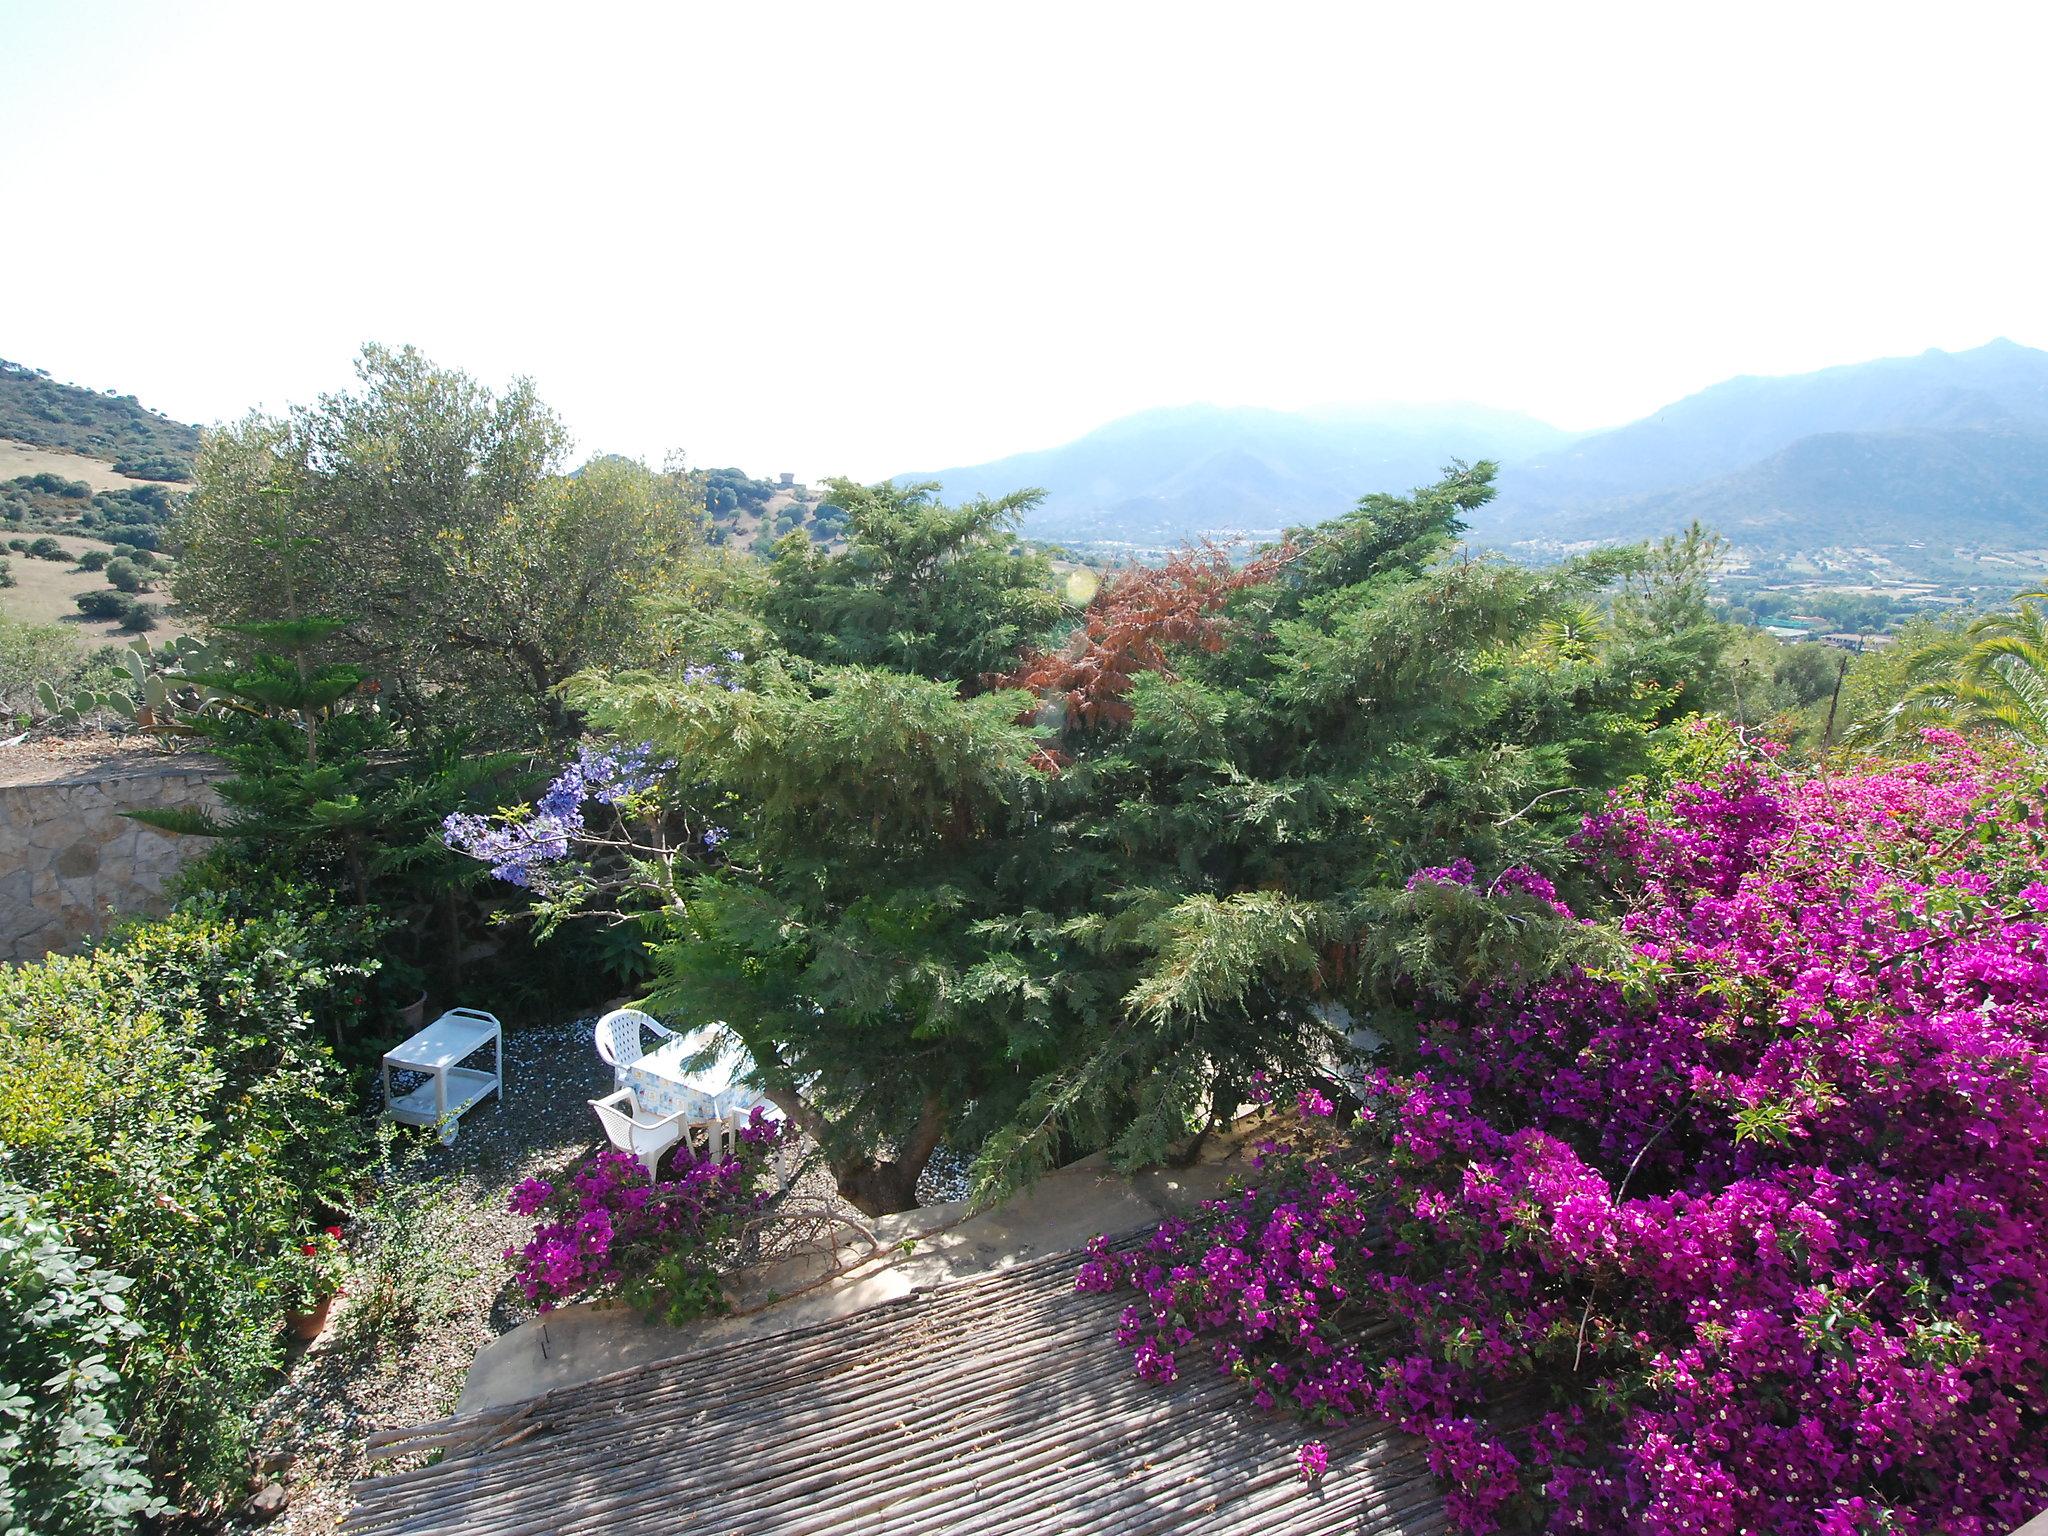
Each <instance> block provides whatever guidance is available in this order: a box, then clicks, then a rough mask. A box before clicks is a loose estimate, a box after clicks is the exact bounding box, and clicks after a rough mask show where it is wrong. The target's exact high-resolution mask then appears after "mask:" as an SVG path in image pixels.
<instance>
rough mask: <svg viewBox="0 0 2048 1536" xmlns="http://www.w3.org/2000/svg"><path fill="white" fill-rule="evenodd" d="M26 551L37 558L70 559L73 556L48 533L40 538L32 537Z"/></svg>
mask: <svg viewBox="0 0 2048 1536" xmlns="http://www.w3.org/2000/svg"><path fill="white" fill-rule="evenodd" d="M25 553H27V554H28V555H30V556H32V557H33V558H35V559H37V560H69V559H70V558H71V556H70V555H68V554H66V553H65V552H64V546H63V545H62V544H59V543H58V542H57V541H56V540H55V539H53V538H51V537H50V536H49V535H48V534H47V533H46V534H44V535H43V536H42V537H41V538H39V539H31V540H30V541H29V546H28V549H27V550H26V551H25Z"/></svg>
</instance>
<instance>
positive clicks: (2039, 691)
mask: <svg viewBox="0 0 2048 1536" xmlns="http://www.w3.org/2000/svg"><path fill="white" fill-rule="evenodd" d="M2043 602H2048V589H2043V590H2038V591H2033V592H2023V593H2021V594H2020V596H2019V597H2018V598H2017V599H2016V600H2015V601H2014V603H2013V606H2012V607H2011V608H2009V609H2002V610H2000V611H1998V612H1996V613H1987V614H1985V615H1984V616H1983V617H1982V618H1980V619H1978V620H1977V621H1976V622H1975V623H1973V624H1971V625H1970V626H1969V628H1967V629H1965V630H1963V631H1962V632H1961V633H1960V634H1955V635H1944V636H1942V637H1941V638H1939V639H1936V640H1932V641H1929V642H1928V643H1927V644H1926V645H1924V646H1922V647H1921V648H1920V649H1919V650H1918V651H1916V652H1915V653H1914V654H1913V655H1912V656H1911V657H1910V658H1909V659H1908V661H1907V665H1906V679H1907V683H1908V686H1907V689H1906V692H1905V694H1904V696H1903V697H1902V698H1900V700H1899V702H1898V703H1896V704H1894V705H1893V706H1892V707H1891V708H1890V709H1889V710H1887V711H1886V712H1885V713H1884V714H1882V715H1880V716H1878V717H1877V718H1875V719H1873V720H1869V721H1865V722H1864V723H1863V724H1861V725H1859V726H1858V727H1857V728H1856V729H1855V730H1854V731H1852V732H1851V733H1850V739H1851V740H1852V741H1858V742H1863V743H1868V744H1883V743H1889V742H1896V741H1900V740H1903V739H1904V738H1906V737H1907V736H1909V735H1911V734H1912V733H1913V732H1915V731H1917V730H1919V729H1921V728H1923V727H1926V726H1937V725H1938V726H1948V727H1951V728H1953V729H1957V730H1979V731H1985V732H1989V733H1992V734H1996V735H2000V736H2004V737H2007V738H2009V739H2011V740H2013V741H2017V742H2019V743H2020V744H2022V745H2023V746H2027V747H2031V748H2033V749H2035V750H2037V751H2048V610H2044V609H2043V608H2042V607H2040V606H2038V605H2039V604H2041V603H2043Z"/></svg>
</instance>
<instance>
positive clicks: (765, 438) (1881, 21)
mask: <svg viewBox="0 0 2048 1536" xmlns="http://www.w3.org/2000/svg"><path fill="white" fill-rule="evenodd" d="M2044 45H2048V8H2044V7H2041V6H2039V5H2014V6H2010V7H1990V6H1972V5H1961V4H1956V3H1954V0H1944V3H1942V4H1939V5H1935V4H1926V3H1916V4H1913V5H1910V6H1885V5H1875V4H1870V3H1867V0H1866V3H1858V4H1854V5H1842V6H1832V5H1820V4H1792V3H1788V0H1776V3H1773V4H1770V5H1759V6H1754V7H1751V6H1745V5H1737V4H1729V3H1723V0H1716V3H1713V4H1688V5H1679V4H1647V5H1646V4H1641V3H1631V4H1627V5H1618V6H1613V7H1604V6H1602V7H1596V6H1582V5H1569V4H1559V3H1552V4H1542V5H1529V4H1516V5H1507V6H1500V7H1491V6H1476V5H1452V4H1433V5H1421V4H1401V5H1398V6H1396V5H1379V4H1359V3H1353V4H1347V5H1333V6H1327V7H1325V6H1313V5H1283V4H1271V3H1263V0H1261V3H1252V0H1238V3H1234V4H1229V5H1215V6H1211V5H1202V4H1190V3H1186V0H1180V3H1174V4H1162V5H1139V4H1116V3H1109V0H1093V3H1089V4H1080V5H1071V6H1070V5H1062V4H1048V3H1043V0H1041V3H1037V4H1032V5H1028V6H1027V5H1006V6H1001V7H997V6H993V5H986V4H971V3H966V0H948V3H944V4H937V5H929V6H925V5H906V4H886V5H884V4H864V5H863V4H846V3H843V0H840V3H832V4H821V5H815V6H812V5H777V4H764V3H742V4H734V3H732V0H721V3H719V4H717V5H701V6H700V5H695V4H676V3H665V4H649V5H644V6H641V5H625V4H617V5H605V4H593V3H565V0H555V3H551V4H546V5H520V4H509V3H505V0H492V3H490V4H477V5H467V4H460V5H459V4H453V3H440V0H406V3H403V4H396V5H383V4H375V3H363V0H351V3H348V4H338V3H335V4H320V5H313V4H298V3H287V0H263V3H257V4H248V5H241V4H205V3H198V0H193V3H169V0H132V3H122V0H0V185H4V186H5V188H6V206H7V215H8V216H7V218H6V221H5V234H4V236H0V356H5V357H10V358H13V359H15V360H17V361H22V362H28V363H32V364H34V365H36V366H40V367H44V368H48V369H50V370H51V371H52V372H53V373H55V374H57V375H58V376H59V377H62V378H67V379H72V380H76V381H78V382H81V383H86V384H91V385H95V386H102V387H104V386H114V387H117V388H119V389H121V390H123V391H132V392H134V393H137V394H139V395H141V397H142V398H143V400H144V402H145V403H147V404H150V405H153V406H155V407H157V408H159V409H161V410H165V411H167V412H169V413H171V414H173V415H176V416H180V417H183V418H186V419H190V420H199V421H212V420H216V419H219V418H222V417H227V416H233V415H237V414H240V413H241V412H242V411H244V410H246V409H248V408H250V407H251V406H255V405H259V404H261V405H267V406H272V407H276V406H281V405H283V404H285V403H288V402H291V401H295V400H302V399H306V398H309V397H310V396H312V395H313V394H315V393H317V392H318V391H320V390H322V389H325V388H330V387H334V386H336V385H338V384H341V383H343V382H345V381H346V380H347V378H348V376H349V374H348V370H349V362H350V359H351V357H352V356H353V354H354V352H355V350H356V348H357V347H358V346H359V345H360V344H361V343H362V342H363V341H365V340H369V339H373V338H374V339H378V340H384V341H389V342H394V343H396V342H404V341H411V342H416V343H417V344H419V345H420V346H421V347H423V348H424V349H425V350H426V351H427V352H428V353H429V354H430V355H431V356H433V357H434V358H436V359H437V360H439V361H442V362H445V363H450V364H456V365H459V366H461V367H464V368H467V369H469V370H470V371H472V372H474V373H476V374H478V375H480V376H482V377H484V378H486V379H488V380H491V381H494V382H502V381H503V380H504V379H506V378H507V377H509V376H510V375H512V374H515V373H524V374H528V375H531V376H532V377H533V378H534V379H535V380H536V381H537V383H538V384H539V386H540V389H541V391H542V394H543V396H544V397H545V398H546V399H548V400H549V401H550V402H552V403H553V404H554V405H555V406H556V407H557V408H558V409H560V410H561V411H562V413H563V414H564V415H565V416H566V417H567V418H568V420H569V422H570V424H571V426H572V427H573V428H574V430H575V432H576V435H577V438H578V440H579V443H580V445H581V447H582V449H584V450H586V451H599V450H610V451H623V452H628V453H634V454H640V455H644V456H647V457H650V458H659V457H660V456H661V454H662V453H663V451H664V450H666V449H669V448H679V449H682V450H684V451H686V452H687V453H688V454H689V456H690V458H691V460H692V461H693V462H696V463H705V464H726V463H732V464H738V465H741V466H743V467H744V468H746V469H748V470H749V471H751V472H753V473H756V474H766V473H773V472H775V471H777V470H781V469H791V470H795V471H797V472H798V473H799V474H800V475H805V476H812V475H818V474H823V473H827V472H845V473H850V474H854V475H857V476H861V477H866V478H879V477H881V476H883V475H887V474H892V473H898V472H901V471H905V470H912V469H931V468H939V467H943V466H946V465H950V464H958V463H972V462H976V461H979V460H982V459H986V458H992V457H995V456H998V455H1000V454H1004V453H1008V452H1012V451H1017V450H1020V449H1025V448H1034V447H1043V446H1048V445H1050V444H1053V443H1056V442H1059V441H1063V440H1065V439H1067V438H1070V437H1073V436H1076V435H1078V434H1080V433H1081V432H1083V431H1086V430H1087V429H1089V428H1091V427H1094V426H1096V425H1099V424H1100V423H1102V422H1103V421H1106V420H1108V419H1110V418H1112V417H1114V416H1117V415H1120V414H1123V413H1125V412H1128V411H1132V410H1137V409H1142V408H1144V407H1147V406H1153V405H1165V404H1177V403H1181V402H1185V401H1190V400H1212V401H1216V402H1219V403H1225V404H1265V405H1275V406H1282V407H1286V406H1296V405H1304V404H1311V403H1317V402H1331V401H1366V400H1378V399H1407V400H1432V399H1453V398H1457V399H1470V400H1478V401H1483V402H1486V403H1488V404H1493V405H1501V406H1509V407H1514V408H1519V409H1522V410H1526V411H1529V412H1531V413H1532V414H1535V415H1539V416H1543V417H1545V418H1547V419H1549V420H1552V421H1555V422H1557V423H1558V424H1560V425H1563V426H1567V427H1591V426H1598V425H1605V424H1609V423H1614V422H1619V421H1623V420H1627V419H1629V418H1632V417H1634V416H1637V415H1640V414H1642V413H1644V412H1646V411H1648V410H1650V409H1651V408H1653V407H1655V406H1657V405H1659V404H1662V403H1664V402H1666V401H1668V400H1670V399H1673V398H1675V397H1677V396H1680V395H1683V394H1686V393H1688V392H1690V391H1692V390H1694V389H1697V388H1699V387H1701V386H1703V385H1705V384H1708V383H1711V382H1713V381H1714V380H1716V379H1719V378H1722V377H1725V376H1727V375H1729V374H1733V373H1744V372H1748V373H1786V372H1797V371H1801V370H1804V369H1808V368H1813V367H1819V366H1824V365H1826V364H1829V363H1836V362H1848V361H1854V360H1858V359H1862V358H1866V357H1872V356H1879V355H1886V354H1894V353H1901V352H1917V351H1919V350H1921V349H1923V348H1925V347H1929V346H1941V347H1948V348H1958V347H1967V346H1974V345H1976V344H1978V343H1980V342H1983V341H1986V340H1988V339H1990V338H1991V337H1993V336H1995V335H2000V334H2003V335H2009V336H2011V337H2013V338H2014V339H2015V340H2019V341H2023V342H2028V343H2031V344H2034V345H2044V344H2048V281H2044V272H2048V264H2044V243H2048V242H2044V236H2048V199H2044V198H2043V197H2042V196H2041V195H2040V189H2041V179H2042V159H2043V152H2044V149H2048V119H2044V117H2043V108H2042V99H2043V98H2042V90H2043V79H2042V67H2043V66H2042V61H2043V59H2044V58H2048V51H2044Z"/></svg>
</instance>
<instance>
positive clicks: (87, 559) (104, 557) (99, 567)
mask: <svg viewBox="0 0 2048 1536" xmlns="http://www.w3.org/2000/svg"><path fill="white" fill-rule="evenodd" d="M110 559H112V556H111V555H109V554H108V553H107V551H106V550H104V549H88V550H87V551H86V552H85V553H84V554H82V555H80V556H79V557H78V568H79V569H80V570H81V571H104V570H105V569H106V568H107V562H108V561H109V560H110Z"/></svg>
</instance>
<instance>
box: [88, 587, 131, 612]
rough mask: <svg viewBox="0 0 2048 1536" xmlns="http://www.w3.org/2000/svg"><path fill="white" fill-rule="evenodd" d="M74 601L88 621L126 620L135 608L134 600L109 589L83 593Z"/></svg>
mask: <svg viewBox="0 0 2048 1536" xmlns="http://www.w3.org/2000/svg"><path fill="white" fill-rule="evenodd" d="M73 601H74V602H75V603H77V605H78V611H79V612H80V613H82V614H84V615H85V616H86V617H87V618H88V619H125V618H127V617H128V612H129V610H130V609H132V608H133V607H134V606H135V599H134V598H132V597H128V596H126V595H124V594H123V593H120V592H115V591H113V590H111V589H107V588H101V589H96V590H94V591H91V592H81V593H79V594H78V596H77V597H76V598H74V599H73Z"/></svg>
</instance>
